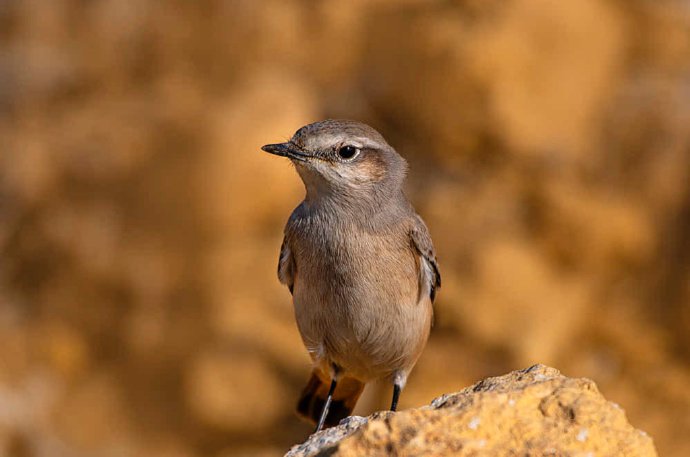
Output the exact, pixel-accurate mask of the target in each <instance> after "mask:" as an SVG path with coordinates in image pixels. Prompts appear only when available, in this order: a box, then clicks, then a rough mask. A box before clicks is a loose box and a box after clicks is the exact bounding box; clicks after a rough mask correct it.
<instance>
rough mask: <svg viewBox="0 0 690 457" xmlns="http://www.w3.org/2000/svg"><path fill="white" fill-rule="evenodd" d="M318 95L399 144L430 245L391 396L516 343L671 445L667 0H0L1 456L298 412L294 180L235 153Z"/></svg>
mask: <svg viewBox="0 0 690 457" xmlns="http://www.w3.org/2000/svg"><path fill="white" fill-rule="evenodd" d="M328 117H336V118H352V119H358V120H362V121H364V122H367V123H369V124H371V125H372V126H374V127H375V128H377V129H378V130H379V131H380V132H381V133H382V134H383V135H384V136H385V137H386V138H387V139H388V141H389V143H390V144H392V145H393V146H394V147H396V148H397V149H398V151H399V152H400V153H401V154H402V155H403V156H405V157H407V159H408V160H409V162H410V164H411V171H410V176H409V179H408V183H407V193H408V195H409V197H410V199H411V200H412V201H413V203H414V204H415V206H416V207H417V209H418V211H419V212H420V213H421V214H422V216H423V217H424V218H425V219H426V221H427V223H428V225H429V227H430V230H431V233H432V235H433V238H434V240H435V244H436V248H437V251H438V256H439V260H440V265H441V268H442V273H443V288H442V289H441V291H440V293H439V295H438V300H437V304H436V325H435V327H434V330H433V333H432V336H431V340H430V342H429V345H428V346H427V349H426V351H425V353H424V355H423V356H422V358H421V360H420V362H419V364H418V366H417V369H416V370H415V371H414V372H413V375H412V377H411V379H410V381H409V383H408V387H407V389H406V391H405V392H404V393H403V396H402V407H403V408H407V407H412V406H419V405H422V404H426V403H428V402H429V401H430V400H431V399H432V398H434V397H435V396H438V395H440V394H442V393H444V392H450V391H457V390H459V389H461V388H462V387H465V386H467V385H469V384H471V383H473V382H475V381H477V380H478V379H481V378H483V377H486V376H491V375H498V374H502V373H506V372H508V371H510V370H513V369H518V368H524V367H526V366H528V365H530V364H532V363H536V362H541V363H545V364H549V365H552V366H555V367H557V368H559V369H560V370H561V371H562V372H563V373H564V374H566V375H569V376H575V377H581V376H585V377H590V378H592V379H593V380H594V381H595V382H596V383H597V384H598V386H599V388H600V389H601V390H602V392H603V393H604V395H605V396H606V397H607V398H608V399H610V400H612V401H615V402H617V403H619V404H620V405H622V407H623V408H624V409H625V410H626V411H627V414H628V417H629V419H630V421H631V423H632V424H633V425H634V426H636V427H639V428H641V429H643V430H645V431H647V432H648V433H650V434H651V435H652V436H653V437H654V439H655V442H656V445H657V447H658V450H659V452H660V454H661V455H667V456H686V455H690V440H689V438H688V437H690V349H689V348H690V3H689V2H688V1H687V0H570V1H566V0H503V1H498V0H455V1H452V0H445V1H441V0H436V1H434V0H403V1H393V0H390V1H388V0H369V1H366V0H354V1H339V0H322V1H315V0H265V1H252V0H199V1H187V0H172V1H167V2H156V1H152V0H90V1H87V0H1V1H0V249H1V252H2V256H1V258H0V259H1V260H0V348H1V349H0V455H3V456H4V455H7V456H17V457H28V456H37V457H42V456H49V457H53V456H58V457H61V456H65V457H67V456H69V457H72V456H97V457H101V456H104V457H110V456H113V457H119V456H123V457H124V456H127V457H128V456H172V457H178V456H179V457H195V456H211V457H229V456H234V455H246V456H269V455H280V454H282V453H283V452H285V451H286V450H287V448H288V447H289V446H290V445H292V444H294V443H297V442H300V441H302V440H303V439H304V438H305V437H306V436H307V435H308V434H309V432H310V430H311V426H309V425H307V424H304V423H302V422H300V421H299V420H298V419H297V418H296V417H295V416H294V414H293V407H294V404H295V401H296V398H297V395H298V394H299V391H300V390H301V388H302V386H303V384H304V382H305V381H306V379H307V377H308V372H309V362H308V358H307V355H306V351H305V350H304V349H303V347H302V344H301V341H300V339H299V336H298V333H297V330H296V327H295V324H294V321H293V317H292V307H291V304H290V295H289V293H288V291H287V290H286V289H285V288H283V287H282V286H280V285H279V283H278V280H277V278H276V272H275V270H276V265H277V257H278V250H279V247H280V243H281V239H282V229H283V226H284V223H285V221H286V219H287V217H288V215H289V214H290V212H291V210H292V209H293V208H294V207H295V206H296V205H297V204H298V203H299V201H300V200H301V198H302V196H303V188H302V185H301V182H300V181H299V178H298V177H297V175H296V173H295V172H294V170H293V169H292V167H291V166H290V165H289V164H288V163H287V161H285V160H282V159H279V158H277V157H274V156H269V155H268V154H265V153H262V152H261V151H260V149H259V147H260V146H261V145H262V144H265V143H268V142H277V141H282V140H285V139H286V138H289V137H290V136H291V135H292V133H293V132H294V131H295V130H296V129H297V128H299V127H300V126H302V125H304V124H306V123H309V122H313V121H316V120H320V119H323V118H328ZM388 399H389V387H388V386H385V385H380V386H373V387H372V388H371V389H369V390H368V391H367V392H366V393H365V396H364V397H363V399H362V401H361V404H360V405H359V406H358V410H357V412H358V413H359V414H368V413H370V412H372V411H373V410H375V409H377V408H384V407H385V406H386V405H387V402H388Z"/></svg>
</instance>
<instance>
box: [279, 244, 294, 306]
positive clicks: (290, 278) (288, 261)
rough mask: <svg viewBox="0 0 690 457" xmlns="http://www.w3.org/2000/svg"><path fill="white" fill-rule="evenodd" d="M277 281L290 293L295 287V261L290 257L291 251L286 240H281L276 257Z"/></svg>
mask: <svg viewBox="0 0 690 457" xmlns="http://www.w3.org/2000/svg"><path fill="white" fill-rule="evenodd" d="M278 279H279V280H280V282H281V283H282V284H285V285H286V286H287V287H288V289H290V293H292V289H293V288H294V285H295V259H294V258H293V257H292V251H291V250H290V246H288V243H287V239H286V238H283V244H281V246H280V257H278Z"/></svg>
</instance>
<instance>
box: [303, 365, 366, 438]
mask: <svg viewBox="0 0 690 457" xmlns="http://www.w3.org/2000/svg"><path fill="white" fill-rule="evenodd" d="M323 378H324V377H323V376H320V372H319V371H317V370H314V371H312V374H311V377H310V378H309V382H307V385H306V387H305V388H304V390H302V394H301V395H300V397H299V402H298V403H297V414H299V415H300V416H301V417H303V418H305V419H307V420H309V421H311V422H313V423H317V422H318V421H319V417H320V416H321V410H322V409H323V405H324V404H325V403H326V397H328V389H329V387H330V385H331V381H330V380H324V379H323ZM362 390H364V383H362V382H361V381H358V380H356V379H354V378H347V377H343V378H340V379H339V380H338V385H337V387H336V389H335V392H334V393H333V400H332V402H331V407H330V408H329V410H328V416H326V422H325V424H324V425H325V426H326V427H332V426H334V425H338V423H339V422H340V421H341V420H342V419H344V418H346V417H347V416H349V415H350V414H351V413H352V410H353V409H354V408H355V405H356V404H357V400H358V399H359V396H360V395H361V394H362Z"/></svg>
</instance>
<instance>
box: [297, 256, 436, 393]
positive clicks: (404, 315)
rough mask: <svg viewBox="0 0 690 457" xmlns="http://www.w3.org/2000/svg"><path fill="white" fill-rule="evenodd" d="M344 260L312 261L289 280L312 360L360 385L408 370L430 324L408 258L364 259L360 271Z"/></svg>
mask: <svg viewBox="0 0 690 457" xmlns="http://www.w3.org/2000/svg"><path fill="white" fill-rule="evenodd" d="M347 260H348V259H343V261H342V262H338V263H336V264H328V263H326V262H312V264H311V265H312V267H311V268H303V269H300V270H298V274H297V276H296V278H295V289H294V305H295V316H296V320H297V325H298V327H299V330H300V333H301V335H302V338H303V341H304V343H305V345H306V346H307V349H308V350H309V352H310V354H311V356H312V358H313V359H314V361H315V362H316V363H317V364H323V365H324V367H328V366H329V365H330V364H332V363H334V364H336V365H338V366H339V367H341V368H342V369H343V370H344V371H345V372H347V373H348V375H350V376H353V377H356V378H358V379H361V380H363V381H368V380H370V379H373V378H378V377H382V376H387V375H389V374H391V373H393V372H395V371H396V370H408V369H411V367H412V365H414V363H415V361H416V359H417V357H418V355H419V353H420V352H421V349H422V347H423V345H424V343H425V342H426V339H427V337H428V333H429V328H430V320H431V303H430V301H429V300H422V301H421V302H418V292H419V289H418V287H419V286H418V279H417V273H416V267H415V264H414V258H413V257H412V256H411V255H410V256H409V258H408V257H404V256H397V257H395V260H393V261H391V260H390V258H388V259H387V258H386V257H385V256H384V257H369V259H368V262H369V265H368V266H367V267H366V268H363V267H362V265H361V262H356V263H359V265H352V264H347ZM364 272H367V273H366V274H365V273H364Z"/></svg>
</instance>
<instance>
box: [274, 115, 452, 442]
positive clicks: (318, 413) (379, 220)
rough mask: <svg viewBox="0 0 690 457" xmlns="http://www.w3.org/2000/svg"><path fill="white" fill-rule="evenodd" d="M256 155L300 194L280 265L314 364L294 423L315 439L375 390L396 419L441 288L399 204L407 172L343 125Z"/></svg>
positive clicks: (423, 231)
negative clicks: (289, 167) (276, 159)
mask: <svg viewBox="0 0 690 457" xmlns="http://www.w3.org/2000/svg"><path fill="white" fill-rule="evenodd" d="M261 149H262V150H263V151H265V152H268V153H271V154H275V155H277V156H282V157H287V158H288V159H289V160H290V161H291V162H292V163H293V164H294V166H295V169H296V171H297V173H298V174H299V176H300V177H301V179H302V181H303V183H304V187H305V191H306V195H305V197H304V200H303V201H302V202H301V203H300V204H299V205H298V206H297V207H296V208H295V210H294V211H293V212H292V214H291V215H290V217H289V219H288V221H287V224H286V226H285V230H284V237H283V242H282V245H281V248H280V255H279V259H278V278H279V280H280V282H281V283H282V284H284V285H286V286H287V288H288V289H289V291H290V293H291V294H292V301H293V305H294V313H295V319H296V322H297V327H298V330H299V333H300V335H301V338H302V341H303V343H304V345H305V347H306V349H307V351H308V353H309V355H310V357H311V360H312V362H313V369H312V373H311V377H310V379H309V381H308V382H307V385H306V387H305V388H304V390H303V391H302V393H301V395H300V398H299V401H298V403H297V413H298V414H299V415H300V416H302V417H303V418H305V419H307V420H310V421H312V422H313V423H315V424H316V429H315V432H318V431H320V430H321V429H323V428H324V426H326V427H330V426H334V425H337V424H338V423H339V422H340V420H341V419H343V418H345V417H347V416H349V415H350V414H351V412H352V410H353V409H354V407H355V404H356V403H357V400H358V399H359V396H360V395H361V393H362V390H363V389H364V386H365V384H366V383H368V382H370V381H373V380H377V379H385V380H387V381H388V382H390V383H392V385H393V396H392V400H391V406H390V410H391V411H395V410H396V409H397V405H398V401H399V398H400V393H401V391H402V390H403V388H404V387H405V384H406V382H407V378H408V375H409V374H410V372H411V371H412V369H413V367H414V365H415V364H416V362H417V360H418V359H419V357H420V355H421V353H422V351H423V349H424V346H425V345H426V342H427V339H428V337H429V333H430V330H431V325H432V319H433V302H434V299H435V297H436V292H437V290H438V289H439V288H440V286H441V274H440V271H439V266H438V262H437V260H436V253H435V250H434V246H433V243H432V240H431V236H430V234H429V230H428V228H427V226H426V224H425V223H424V221H423V220H422V218H421V217H420V216H419V215H418V214H417V213H416V212H415V210H414V208H413V206H412V204H411V203H410V202H409V200H408V199H407V198H406V196H405V194H404V193H403V183H404V180H405V176H406V174H407V169H408V165H407V162H406V160H405V159H404V158H403V157H401V156H400V155H399V154H398V153H397V152H396V151H395V149H393V147H391V146H390V145H389V144H388V143H387V142H386V140H385V139H384V138H383V136H381V134H380V133H379V132H377V131H376V130H375V129H373V128H372V127H370V126H368V125H366V124H364V123H361V122H358V121H353V120H337V119H327V120H324V121H320V122H314V123H312V124H308V125H305V126H304V127H302V128H300V129H299V130H297V132H296V133H295V134H294V135H293V136H292V138H291V139H290V140H289V141H287V142H284V143H277V144H267V145H265V146H263V147H262V148H261Z"/></svg>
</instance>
